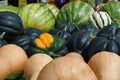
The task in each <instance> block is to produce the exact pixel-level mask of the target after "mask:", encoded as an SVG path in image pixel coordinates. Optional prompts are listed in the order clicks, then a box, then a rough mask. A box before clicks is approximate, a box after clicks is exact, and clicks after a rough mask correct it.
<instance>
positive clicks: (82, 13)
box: [56, 1, 94, 26]
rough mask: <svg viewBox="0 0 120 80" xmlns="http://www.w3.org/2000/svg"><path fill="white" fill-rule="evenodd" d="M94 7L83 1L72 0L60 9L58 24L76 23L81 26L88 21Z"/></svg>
mask: <svg viewBox="0 0 120 80" xmlns="http://www.w3.org/2000/svg"><path fill="white" fill-rule="evenodd" d="M93 12H94V9H93V8H92V6H91V5H89V4H88V3H86V2H83V1H79V2H77V1H72V2H69V3H67V4H65V5H64V6H63V7H62V8H61V9H60V11H59V13H58V15H57V19H56V24H57V25H60V24H65V23H70V24H75V25H77V26H80V25H82V24H86V23H87V22H88V19H89V17H90V16H91V15H92V14H93Z"/></svg>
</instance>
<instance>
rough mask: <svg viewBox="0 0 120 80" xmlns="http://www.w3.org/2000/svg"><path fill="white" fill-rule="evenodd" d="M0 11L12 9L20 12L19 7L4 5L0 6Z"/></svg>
mask: <svg viewBox="0 0 120 80" xmlns="http://www.w3.org/2000/svg"><path fill="white" fill-rule="evenodd" d="M0 11H11V12H14V13H16V14H17V13H18V12H19V7H15V6H3V7H0Z"/></svg>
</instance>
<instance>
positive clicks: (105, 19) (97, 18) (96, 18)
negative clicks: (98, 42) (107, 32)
mask: <svg viewBox="0 0 120 80" xmlns="http://www.w3.org/2000/svg"><path fill="white" fill-rule="evenodd" d="M89 23H90V24H92V25H93V26H95V27H96V28H98V29H99V30H100V29H102V28H104V27H106V26H108V25H110V24H111V18H110V16H109V15H108V13H107V12H103V11H95V12H94V13H93V14H92V16H90V19H89Z"/></svg>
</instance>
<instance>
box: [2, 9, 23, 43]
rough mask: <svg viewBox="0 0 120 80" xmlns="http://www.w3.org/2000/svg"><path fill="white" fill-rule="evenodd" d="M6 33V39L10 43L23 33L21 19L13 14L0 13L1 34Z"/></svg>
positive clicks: (7, 12)
mask: <svg viewBox="0 0 120 80" xmlns="http://www.w3.org/2000/svg"><path fill="white" fill-rule="evenodd" d="M3 32H5V36H4V39H5V40H7V41H8V42H10V41H11V40H13V39H14V38H15V37H16V36H18V35H21V34H22V33H23V25H22V21H21V18H20V17H19V16H18V15H17V14H16V13H13V12H9V11H2V12H0V33H3Z"/></svg>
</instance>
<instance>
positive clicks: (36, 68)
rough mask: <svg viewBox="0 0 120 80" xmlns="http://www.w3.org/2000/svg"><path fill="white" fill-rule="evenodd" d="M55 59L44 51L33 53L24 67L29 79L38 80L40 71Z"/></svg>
mask: <svg viewBox="0 0 120 80" xmlns="http://www.w3.org/2000/svg"><path fill="white" fill-rule="evenodd" d="M52 60H53V59H52V58H51V57H50V56H49V55H47V54H43V53H37V54H34V55H32V56H31V57H30V58H29V59H28V60H27V62H26V64H25V67H24V74H25V76H26V79H27V80H37V77H38V75H39V73H40V71H41V70H42V69H43V67H44V66H45V65H47V64H48V63H49V62H50V61H52Z"/></svg>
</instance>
